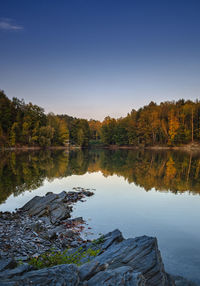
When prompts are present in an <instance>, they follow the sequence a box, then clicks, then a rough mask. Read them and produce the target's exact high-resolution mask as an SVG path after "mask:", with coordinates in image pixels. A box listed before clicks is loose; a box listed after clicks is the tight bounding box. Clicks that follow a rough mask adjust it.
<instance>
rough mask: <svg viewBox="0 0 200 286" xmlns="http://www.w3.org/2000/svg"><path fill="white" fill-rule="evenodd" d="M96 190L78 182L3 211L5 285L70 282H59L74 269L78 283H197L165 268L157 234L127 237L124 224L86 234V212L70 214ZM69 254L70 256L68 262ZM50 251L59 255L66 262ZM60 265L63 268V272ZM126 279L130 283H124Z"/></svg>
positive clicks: (0, 270) (0, 266) (0, 265)
mask: <svg viewBox="0 0 200 286" xmlns="http://www.w3.org/2000/svg"><path fill="white" fill-rule="evenodd" d="M92 195H94V193H93V192H91V191H89V190H88V189H84V188H80V187H79V188H75V189H74V191H70V192H65V191H63V192H61V193H60V194H54V193H47V194H46V195H45V196H43V197H39V196H36V197H34V198H33V199H31V200H30V201H28V202H27V203H26V204H25V205H24V206H23V207H22V208H20V209H18V210H17V211H16V212H15V213H11V212H0V229H1V231H0V241H1V243H0V252H1V253H0V278H1V279H2V281H3V285H4V286H8V285H9V286H15V285H29V284H27V283H29V282H30V283H31V284H30V285H47V284H45V283H46V280H48V279H49V281H48V283H50V284H49V285H55V284H51V281H57V282H60V279H61V278H62V279H61V280H62V281H63V279H64V281H65V284H59V285H68V284H67V283H68V282H69V281H71V280H69V281H68V280H67V279H68V278H67V277H66V274H65V273H66V272H69V271H71V272H70V275H73V276H74V275H75V276H76V277H77V281H79V282H80V284H79V282H78V283H74V284H70V285H73V286H75V285H76V286H82V285H86V286H91V285H92V286H96V285H105V286H108V285H133V286H148V285H155V286H161V285H162V286H178V285H184V286H196V284H195V283H193V282H190V281H188V280H187V279H185V278H183V277H180V276H174V275H170V274H168V273H167V272H166V271H165V268H164V264H163V262H162V256H161V254H160V251H159V249H158V243H157V239H156V238H155V237H149V236H141V237H137V238H129V239H125V238H124V237H123V235H122V233H121V232H120V231H119V230H114V231H112V232H109V233H108V234H105V235H103V236H101V237H100V238H99V239H96V240H94V241H90V240H84V239H82V238H81V232H82V231H83V228H84V226H83V225H85V222H84V220H83V218H82V217H78V218H74V219H71V211H72V205H73V204H74V203H76V202H77V201H82V202H84V198H85V197H90V196H92ZM133 245H134V247H133ZM52 247H53V249H52ZM150 249H151V251H150ZM66 251H67V252H66ZM44 253H47V254H45V255H44ZM116 253H117V254H116ZM64 255H67V259H68V260H69V259H70V262H65V256H64ZM127 256H129V259H128V260H127ZM48 257H51V258H52V259H54V257H55V258H56V257H60V258H62V259H64V260H63V261H64V262H62V261H61V262H59V260H58V261H57V260H56V259H55V260H52V259H49V258H48ZM137 257H139V259H138V258H137ZM150 257H151V258H150ZM74 258H75V260H74ZM49 262H51V263H50V264H48V263H49ZM41 263H44V264H41ZM45 263H47V264H45ZM109 265H110V266H109ZM54 269H55V270H56V272H55V271H54ZM109 269H111V272H109ZM135 270H137V271H136V272H135ZM155 270H156V271H155ZM57 271H58V272H59V273H60V272H62V271H63V276H62V277H60V274H59V273H58V274H57ZM129 273H131V276H128V277H129V278H128V280H127V281H126V277H127V275H129ZM118 274H120V275H118ZM108 275H109V277H110V279H115V280H114V282H113V284H109V283H110V282H109V281H108V284H107V283H106V281H107V278H108ZM132 275H133V276H132ZM134 275H135V276H134ZM38 277H39V278H38ZM70 277H71V276H70ZM131 277H136V278H137V279H135V280H132V278H131ZM38 279H40V281H41V283H38ZM70 279H71V278H70ZM124 279H125V280H124ZM88 280H89V283H88ZM108 280H109V279H108ZM104 281H105V284H104ZM122 281H123V283H125V284H120V283H122ZM152 281H153V283H154V284H151V283H152ZM119 282H120V283H119ZM15 283H16V284H15ZM18 283H21V284H18ZM126 283H127V284H126ZM149 283H150V284H149ZM180 283H183V284H180Z"/></svg>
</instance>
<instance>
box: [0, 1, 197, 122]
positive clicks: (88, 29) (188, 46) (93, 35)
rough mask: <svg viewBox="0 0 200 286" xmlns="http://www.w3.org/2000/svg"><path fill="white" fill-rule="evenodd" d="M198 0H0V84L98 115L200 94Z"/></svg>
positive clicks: (56, 107) (50, 104) (62, 109)
mask: <svg viewBox="0 0 200 286" xmlns="http://www.w3.org/2000/svg"><path fill="white" fill-rule="evenodd" d="M199 15H200V1H199V0H162V1H160V0H151V1H149V0H146V1H145V0H137V1H134V0H132V1H129V0H119V1H118V0H59V1H56V0H18V1H16V0H5V1H4V0H0V89H2V90H4V91H5V93H6V95H7V96H8V97H9V98H12V97H18V98H24V99H25V101H26V102H29V101H31V102H33V103H34V104H37V105H40V106H42V107H43V108H44V109H45V111H46V112H50V111H53V112H54V113H56V114H57V113H59V114H60V113H66V114H68V115H71V116H76V117H82V118H87V119H90V118H94V119H100V120H102V119H103V118H104V117H105V116H107V115H110V116H113V117H120V116H125V115H126V114H127V113H128V112H130V111H131V110H132V109H133V108H134V109H138V108H139V107H142V106H143V105H146V104H148V103H149V102H150V101H155V102H157V103H160V102H161V101H167V100H178V99H180V98H184V99H192V100H195V99H200V16H199Z"/></svg>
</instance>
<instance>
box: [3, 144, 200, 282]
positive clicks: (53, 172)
mask: <svg viewBox="0 0 200 286" xmlns="http://www.w3.org/2000/svg"><path fill="white" fill-rule="evenodd" d="M79 186H80V187H84V188H90V189H93V188H94V189H96V190H95V195H94V196H93V197H90V198H88V199H87V200H86V202H84V203H83V202H78V203H77V204H76V205H75V206H74V211H73V216H83V218H84V219H85V220H86V222H87V223H88V227H89V229H88V227H87V229H86V232H85V235H86V236H88V237H89V238H95V237H97V236H98V234H99V233H106V232H108V231H111V230H114V229H115V228H118V229H120V230H121V231H122V233H123V235H124V237H126V238H127V237H135V236H140V235H144V234H146V235H150V236H156V237H157V238H158V244H159V248H160V250H161V253H162V257H163V261H164V264H165V268H166V270H167V271H168V272H169V273H172V274H176V275H177V274H178V275H182V276H184V277H187V278H189V279H193V280H194V281H197V282H198V284H199V285H200V155H198V154H192V153H190V154H187V153H182V152H180V151H176V152H170V151H159V152H155V151H134V150H112V151H110V150H90V151H88V150H85V151H81V150H76V151H71V152H66V151H61V150H59V151H38V152H23V153H14V152H7V153H0V210H1V211H6V210H8V211H13V210H15V208H18V207H21V206H22V205H23V204H24V203H26V202H27V201H28V200H30V199H31V198H32V197H34V196H35V195H44V194H45V193H47V192H49V191H52V192H55V193H59V192H61V191H62V190H66V191H67V190H71V189H72V188H73V187H79Z"/></svg>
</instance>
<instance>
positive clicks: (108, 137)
mask: <svg viewBox="0 0 200 286" xmlns="http://www.w3.org/2000/svg"><path fill="white" fill-rule="evenodd" d="M199 141H200V101H198V100H196V101H195V102H193V101H191V100H187V101H185V100H184V99H181V100H179V101H176V102H175V101H171V102H162V103H160V104H159V105H158V104H156V103H154V102H151V103H150V104H149V105H147V106H144V107H143V108H140V109H139V110H137V111H136V110H134V109H133V110H132V111H131V112H130V113H128V114H127V116H126V117H122V118H119V119H115V118H111V117H109V116H107V117H106V118H105V119H104V120H103V122H100V121H98V120H92V119H91V120H86V119H79V118H74V117H71V116H68V115H55V114H53V113H49V114H47V115H46V114H45V113H44V109H43V108H41V107H39V106H37V105H33V104H32V103H28V104H26V103H25V102H24V100H19V99H17V98H13V99H12V100H10V99H9V98H8V97H7V96H6V95H5V93H4V92H3V91H0V146H1V147H2V146H4V147H15V146H40V147H48V146H60V145H66V144H67V143H68V142H70V144H72V145H75V146H81V147H88V146H89V145H90V144H91V145H92V144H100V145H118V146H121V145H128V146H141V147H145V146H155V145H159V146H180V145H183V144H188V143H193V142H199Z"/></svg>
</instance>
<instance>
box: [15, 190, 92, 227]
mask: <svg viewBox="0 0 200 286" xmlns="http://www.w3.org/2000/svg"><path fill="white" fill-rule="evenodd" d="M93 194H94V193H93V192H90V191H85V190H82V191H79V192H78V193H77V192H68V193H67V192H65V191H63V192H61V193H60V194H54V193H51V192H49V193H47V194H46V196H43V197H39V196H36V197H34V198H33V199H31V200H30V201H29V202H28V203H26V204H25V205H24V206H23V207H22V208H21V209H20V210H21V211H22V212H27V213H28V214H29V215H30V216H38V217H45V216H46V217H49V218H50V221H51V223H53V224H56V225H58V224H60V223H61V221H62V220H64V219H67V218H70V213H71V211H72V207H71V206H70V204H71V203H73V202H76V201H78V200H81V199H82V198H83V197H85V196H92V195H93Z"/></svg>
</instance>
